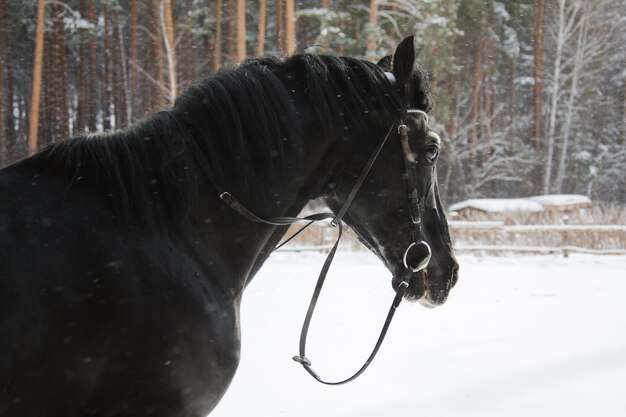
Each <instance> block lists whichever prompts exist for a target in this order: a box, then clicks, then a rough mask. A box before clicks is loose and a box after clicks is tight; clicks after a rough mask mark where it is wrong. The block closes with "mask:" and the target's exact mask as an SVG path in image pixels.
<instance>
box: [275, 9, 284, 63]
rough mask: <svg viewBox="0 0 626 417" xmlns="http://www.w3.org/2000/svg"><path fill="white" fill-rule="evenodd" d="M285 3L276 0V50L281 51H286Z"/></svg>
mask: <svg viewBox="0 0 626 417" xmlns="http://www.w3.org/2000/svg"><path fill="white" fill-rule="evenodd" d="M283 1H284V0H276V49H278V50H279V51H282V50H284V42H283V40H284V35H285V33H284V31H283V20H284V19H283V7H284V6H283Z"/></svg>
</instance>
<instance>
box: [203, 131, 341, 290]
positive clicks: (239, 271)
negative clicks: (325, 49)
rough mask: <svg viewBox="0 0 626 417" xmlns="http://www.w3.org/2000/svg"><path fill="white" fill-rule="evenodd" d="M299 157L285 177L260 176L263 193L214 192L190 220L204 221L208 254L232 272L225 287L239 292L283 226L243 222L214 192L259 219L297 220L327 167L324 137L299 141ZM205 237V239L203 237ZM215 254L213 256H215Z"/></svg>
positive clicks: (265, 257)
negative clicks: (224, 194) (231, 198)
mask: <svg viewBox="0 0 626 417" xmlns="http://www.w3.org/2000/svg"><path fill="white" fill-rule="evenodd" d="M303 142H304V147H305V149H304V153H305V155H306V156H305V158H304V161H303V163H302V164H294V165H293V166H291V168H290V169H289V170H288V172H286V173H285V175H281V176H276V177H275V178H263V179H262V181H259V182H260V183H264V184H266V188H264V189H258V188H257V189H255V190H254V192H253V193H247V194H246V193H245V192H242V193H239V192H238V191H239V190H236V189H233V190H218V192H217V193H210V195H209V197H208V200H207V201H206V203H205V204H204V205H203V207H202V208H201V210H203V213H210V215H205V214H200V215H199V216H196V217H198V218H200V219H204V220H203V221H202V224H199V225H198V227H200V228H202V229H204V233H203V235H204V239H205V242H206V243H207V246H208V248H209V250H211V251H212V252H214V253H215V254H216V258H219V262H221V263H223V264H224V268H226V270H228V271H232V274H231V277H230V279H231V281H230V282H228V283H226V284H224V285H225V286H228V285H231V286H232V288H233V290H234V292H235V293H240V291H242V290H243V289H244V288H245V286H246V285H247V284H248V283H249V282H250V280H251V279H252V278H253V277H254V275H255V274H256V273H257V272H258V270H259V269H260V268H261V266H262V265H263V263H264V262H265V261H266V260H267V258H268V257H269V255H270V254H271V253H272V252H273V250H274V248H275V247H276V245H277V244H278V243H279V241H280V239H281V237H282V236H283V235H284V234H285V233H286V231H287V227H274V226H269V225H265V224H259V223H255V222H252V221H250V220H248V219H247V218H244V217H243V216H241V215H240V214H239V213H237V212H235V211H234V210H233V209H231V208H230V207H229V206H227V205H226V204H225V203H224V202H223V201H222V200H221V199H220V198H219V193H221V192H223V191H228V192H229V193H231V194H232V195H233V196H234V197H235V198H236V199H237V200H238V201H240V202H241V203H242V204H243V205H244V206H245V207H246V208H247V209H249V210H250V211H251V212H253V213H254V214H256V215H257V216H259V217H262V218H269V217H281V216H290V217H293V216H297V215H298V214H299V213H300V211H301V210H302V209H303V208H304V207H305V205H306V204H307V203H308V202H309V201H310V200H311V199H313V198H315V197H317V196H318V193H319V188H320V185H321V184H322V183H323V182H324V177H325V176H328V172H325V171H326V170H327V169H328V168H330V166H329V165H328V163H327V161H325V159H326V156H327V153H328V152H329V148H330V146H331V145H330V143H326V139H325V138H320V137H315V136H313V135H312V136H310V137H306V138H304V140H303ZM207 238H208V241H206V239H207ZM218 254H219V255H218Z"/></svg>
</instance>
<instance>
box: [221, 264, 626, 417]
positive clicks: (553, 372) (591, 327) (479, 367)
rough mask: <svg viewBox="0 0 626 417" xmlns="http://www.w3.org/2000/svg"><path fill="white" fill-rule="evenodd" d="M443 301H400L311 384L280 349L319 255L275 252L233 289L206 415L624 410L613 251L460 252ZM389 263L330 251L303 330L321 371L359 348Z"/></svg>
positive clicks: (385, 293) (621, 319)
mask: <svg viewBox="0 0 626 417" xmlns="http://www.w3.org/2000/svg"><path fill="white" fill-rule="evenodd" d="M459 261H460V264H461V277H460V279H459V283H458V284H457V286H456V287H455V288H454V289H453V290H452V293H451V295H450V298H449V300H448V302H447V303H446V304H445V305H444V306H442V307H439V308H437V309H434V310H427V309H425V308H423V307H421V306H419V305H418V304H408V303H403V304H402V305H401V306H400V308H399V310H398V312H397V314H396V318H395V320H394V322H393V323H392V326H391V329H390V331H389V334H388V336H387V339H386V341H385V343H384V345H383V347H382V349H381V351H380V353H379V355H378V357H377V358H376V359H375V361H374V362H373V364H372V365H371V366H370V368H369V369H368V370H367V371H366V372H365V374H363V375H362V376H361V377H360V378H359V379H357V380H356V381H354V382H352V383H350V384H348V385H344V386H338V387H328V386H323V385H321V384H319V383H318V382H316V381H315V380H314V379H313V378H311V377H310V376H309V375H308V374H307V373H306V372H305V371H304V370H303V369H302V368H301V367H300V366H299V365H297V364H296V363H295V362H292V360H291V356H293V355H295V354H297V347H298V337H299V332H300V326H301V323H302V319H303V317H304V314H305V312H306V308H307V305H308V301H309V297H310V295H311V292H312V290H313V287H314V285H315V280H316V278H317V273H318V270H319V267H320V266H321V263H322V262H323V255H320V254H294V253H278V254H275V255H274V256H273V257H272V258H271V259H270V260H269V261H268V263H267V264H266V265H265V267H264V268H263V269H262V270H261V272H260V273H259V274H258V276H257V277H256V278H255V280H254V282H253V283H252V284H251V285H250V286H249V288H248V289H247V290H246V292H245V294H244V299H243V307H242V313H241V314H242V339H243V349H242V358H241V365H240V368H239V371H238V373H237V375H236V377H235V380H234V382H233V384H232V385H231V387H230V389H229V391H228V392H227V394H226V396H225V397H224V399H223V400H222V402H221V403H220V404H219V405H218V406H217V408H216V409H215V411H214V412H213V414H212V416H218V417H227V416H238V417H241V416H255V417H259V416H260V417H264V416H296V417H307V416H316V417H321V416H324V417H333V416H349V417H387V416H393V417H413V416H416V417H432V416H450V417H465V416H481V417H487V416H494V417H496V416H497V417H515V416H520V417H522V416H523V417H528V416H540V417H541V416H549V417H556V416H567V417H577V416H581V417H591V416H593V417H602V416H615V417H618V416H619V417H622V416H624V415H626V257H623V256H619V257H618V256H616V257H612V256H594V255H572V256H571V257H570V258H563V257H562V256H556V255H554V256H550V255H542V256H503V257H478V256H473V255H462V256H460V257H459ZM392 297H393V292H392V290H391V288H390V275H389V273H388V272H387V271H386V269H384V267H383V266H382V265H381V264H380V262H379V261H378V260H377V259H376V258H375V257H374V256H373V255H370V254H366V253H340V254H338V256H337V258H336V260H335V263H334V265H333V267H332V268H331V274H330V276H329V277H328V280H327V283H326V287H325V288H324V290H323V292H322V296H321V301H320V303H319V304H318V310H317V312H316V315H315V316H314V318H313V324H312V327H311V331H310V333H309V340H310V345H309V347H308V348H307V356H308V357H309V358H310V359H311V360H312V361H313V365H314V368H315V369H316V370H317V371H318V372H319V373H320V374H321V375H322V377H324V378H328V379H340V378H345V377H346V376H348V375H349V374H350V373H351V372H354V371H355V370H356V369H358V367H360V365H361V363H362V361H363V360H364V359H365V358H366V357H367V355H368V354H369V351H370V349H371V348H372V344H373V343H374V341H375V338H376V337H377V335H378V332H379V330H380V326H381V325H382V321H383V320H384V317H385V314H386V312H387V309H388V307H389V303H391V300H392Z"/></svg>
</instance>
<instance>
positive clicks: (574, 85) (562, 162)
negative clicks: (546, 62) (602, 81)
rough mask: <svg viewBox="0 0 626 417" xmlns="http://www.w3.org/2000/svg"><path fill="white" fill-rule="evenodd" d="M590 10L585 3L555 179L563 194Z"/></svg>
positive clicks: (556, 186) (556, 188)
mask: <svg viewBox="0 0 626 417" xmlns="http://www.w3.org/2000/svg"><path fill="white" fill-rule="evenodd" d="M589 8H590V4H589V3H585V4H584V5H583V10H582V13H581V21H580V23H579V25H580V27H579V28H578V38H577V40H576V51H575V57H574V65H573V67H572V70H571V77H572V81H571V82H570V89H569V90H570V91H569V97H568V99H567V107H566V112H565V121H564V123H563V141H562V142H561V154H560V156H559V165H558V169H557V172H556V178H555V179H554V187H553V190H554V191H555V192H557V193H561V192H563V181H564V180H565V170H566V168H567V152H568V148H569V139H570V129H571V126H572V118H573V116H574V113H575V112H576V109H575V105H576V99H577V98H578V80H579V78H580V74H581V73H582V70H583V66H584V59H583V58H584V56H583V55H584V50H585V47H586V44H587V34H588V30H589V11H590V10H589Z"/></svg>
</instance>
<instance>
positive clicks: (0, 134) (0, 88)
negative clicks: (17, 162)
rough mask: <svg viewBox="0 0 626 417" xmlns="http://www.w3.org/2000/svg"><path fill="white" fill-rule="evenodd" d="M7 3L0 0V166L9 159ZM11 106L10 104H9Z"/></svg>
mask: <svg viewBox="0 0 626 417" xmlns="http://www.w3.org/2000/svg"><path fill="white" fill-rule="evenodd" d="M5 11H6V4H5V2H4V0H0V167H3V166H4V164H5V163H6V161H7V159H8V158H7V157H6V154H7V151H6V148H5V146H6V143H5V140H4V112H5V109H4V107H5V106H4V102H5V101H6V102H7V103H9V102H10V100H7V97H6V95H7V94H6V90H5V89H4V60H5V58H4V57H5V55H4V54H5V51H4V44H5V37H4V32H5V30H6V15H5ZM7 107H9V106H7Z"/></svg>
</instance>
